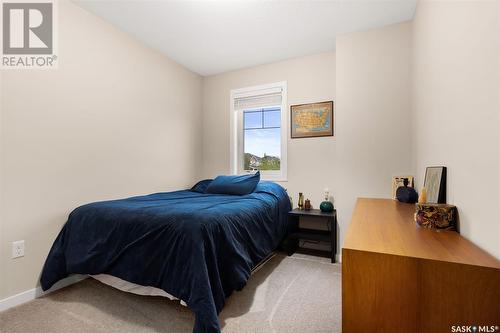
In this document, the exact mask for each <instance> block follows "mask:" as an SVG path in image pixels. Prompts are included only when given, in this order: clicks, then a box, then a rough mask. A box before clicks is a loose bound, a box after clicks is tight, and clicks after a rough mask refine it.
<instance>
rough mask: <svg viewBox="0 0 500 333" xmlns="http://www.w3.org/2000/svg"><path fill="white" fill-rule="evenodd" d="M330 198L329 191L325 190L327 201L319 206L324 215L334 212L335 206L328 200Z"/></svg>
mask: <svg viewBox="0 0 500 333" xmlns="http://www.w3.org/2000/svg"><path fill="white" fill-rule="evenodd" d="M328 198H329V192H328V189H327V188H326V189H325V201H323V202H322V203H321V204H320V205H319V209H321V211H322V212H323V213H331V212H333V204H332V203H331V201H330V200H328Z"/></svg>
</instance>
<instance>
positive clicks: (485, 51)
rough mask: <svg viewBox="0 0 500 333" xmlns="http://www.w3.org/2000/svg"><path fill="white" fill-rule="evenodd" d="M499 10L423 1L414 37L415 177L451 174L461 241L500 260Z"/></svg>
mask: <svg viewBox="0 0 500 333" xmlns="http://www.w3.org/2000/svg"><path fill="white" fill-rule="evenodd" d="M499 7H500V4H499V1H450V2H438V1H420V3H419V5H418V8H417V12H416V16H415V20H414V25H413V33H414V46H413V49H414V67H413V75H414V91H413V93H414V120H415V147H416V158H417V163H416V166H417V168H416V170H417V175H418V176H420V177H419V181H420V182H419V184H420V185H422V181H423V176H424V173H425V167H426V166H432V165H445V166H447V167H448V190H447V195H448V203H452V204H455V205H457V207H458V210H459V216H460V232H461V234H462V235H463V236H465V237H467V238H469V239H470V240H471V241H473V242H474V243H476V244H477V245H479V246H480V247H482V248H484V249H485V250H486V251H488V252H490V253H491V254H493V255H495V256H496V257H497V258H500V223H499V221H500V218H499V215H498V208H499V207H500V192H499V191H500V163H499V157H500V143H499V142H500V134H499V133H500V118H499V117H500V116H499V115H500V39H499V38H500V23H499V22H500V8H499Z"/></svg>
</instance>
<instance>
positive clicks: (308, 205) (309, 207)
mask: <svg viewBox="0 0 500 333" xmlns="http://www.w3.org/2000/svg"><path fill="white" fill-rule="evenodd" d="M304 210H311V200H309V199H306V202H305V204H304Z"/></svg>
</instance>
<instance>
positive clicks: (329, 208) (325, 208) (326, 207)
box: [319, 201, 333, 213]
mask: <svg viewBox="0 0 500 333" xmlns="http://www.w3.org/2000/svg"><path fill="white" fill-rule="evenodd" d="M319 209H321V211H322V212H323V213H331V212H333V204H332V203H331V202H330V201H323V202H322V203H321V204H320V205H319Z"/></svg>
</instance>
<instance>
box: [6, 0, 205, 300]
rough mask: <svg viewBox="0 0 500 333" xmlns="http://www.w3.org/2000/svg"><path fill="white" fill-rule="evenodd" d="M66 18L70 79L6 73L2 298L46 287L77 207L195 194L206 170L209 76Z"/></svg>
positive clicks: (79, 13) (67, 9) (72, 14)
mask: <svg viewBox="0 0 500 333" xmlns="http://www.w3.org/2000/svg"><path fill="white" fill-rule="evenodd" d="M59 20H60V24H59V68H58V69H56V70H45V71H31V70H26V71H5V72H3V86H2V88H1V90H0V92H1V93H2V94H3V101H2V103H1V105H2V110H1V114H0V117H1V127H0V135H1V136H0V151H1V154H0V158H1V159H2V162H1V164H0V165H1V166H2V170H1V177H2V178H3V184H2V186H1V194H2V195H3V198H2V202H1V205H2V209H1V213H2V216H1V218H2V219H3V220H2V225H3V231H4V233H3V235H2V239H1V242H2V243H3V245H2V250H3V251H2V252H3V253H2V256H1V258H0V276H1V277H2V283H1V285H0V299H2V298H4V297H7V296H10V295H13V294H16V293H18V292H21V291H25V290H28V289H31V288H34V287H35V286H36V284H37V281H38V277H39V273H40V271H41V268H42V265H43V263H44V260H45V258H46V256H47V253H48V250H49V248H50V246H51V244H52V242H53V240H54V239H55V237H56V235H57V233H58V231H59V230H60V228H61V227H62V225H63V224H64V223H65V222H66V218H67V216H68V213H69V212H70V211H71V210H72V209H73V208H75V207H76V206H78V205H81V204H84V203H87V202H91V201H96V200H103V199H111V198H122V197H127V196H131V195H137V194H145V193H152V192H155V191H168V190H173V189H179V188H185V187H187V186H190V185H192V184H193V182H194V181H195V180H196V179H197V174H198V172H199V165H200V163H201V157H200V156H201V148H200V147H201V97H202V93H201V89H202V79H201V77H200V76H198V75H196V74H194V73H192V72H190V71H188V70H186V69H184V68H183V67H181V66H179V65H178V64H176V63H174V62H173V61H171V60H169V59H167V58H166V57H164V56H163V55H161V54H159V53H156V52H154V51H152V50H151V49H149V48H147V47H145V46H143V45H141V44H140V43H139V42H137V41H136V40H133V39H132V38H130V37H129V36H128V35H126V34H125V33H123V32H120V31H119V30H117V29H116V28H114V27H113V26H111V25H110V24H108V23H106V22H104V21H102V20H101V19H99V18H97V17H96V16H94V15H92V14H90V13H88V12H86V11H85V10H83V9H81V8H79V7H77V6H75V5H74V4H72V3H71V2H66V1H59ZM20 239H24V240H25V241H26V256H25V257H24V258H20V259H15V260H12V259H10V246H11V242H12V241H14V240H20Z"/></svg>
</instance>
